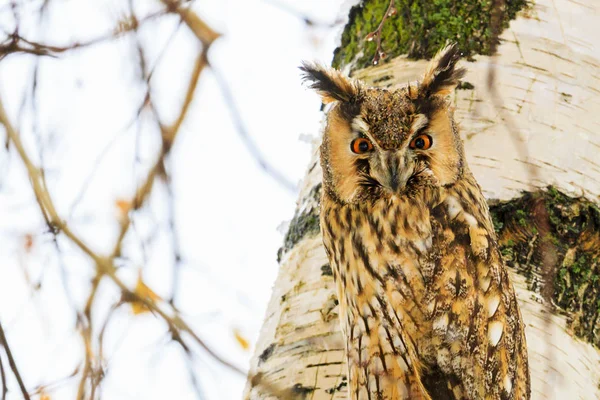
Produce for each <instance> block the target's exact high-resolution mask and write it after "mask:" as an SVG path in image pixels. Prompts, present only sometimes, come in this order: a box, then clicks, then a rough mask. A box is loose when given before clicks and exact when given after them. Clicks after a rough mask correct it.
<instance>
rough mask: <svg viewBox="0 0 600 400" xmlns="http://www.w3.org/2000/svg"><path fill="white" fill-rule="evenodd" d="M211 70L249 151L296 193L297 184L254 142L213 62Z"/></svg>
mask: <svg viewBox="0 0 600 400" xmlns="http://www.w3.org/2000/svg"><path fill="white" fill-rule="evenodd" d="M211 71H212V72H213V75H214V77H215V80H216V81H217V84H218V85H219V89H220V90H221V93H222V94H223V99H224V100H225V103H226V104H227V107H228V108H229V111H230V112H231V116H232V117H233V122H234V124H235V127H236V130H237V133H238V135H239V137H240V138H241V139H242V142H243V143H244V145H245V146H246V149H247V150H248V152H249V153H250V154H251V155H252V157H254V159H255V160H256V162H257V163H258V166H259V167H260V168H261V169H262V170H263V171H264V172H265V173H266V174H267V175H269V176H270V177H271V178H273V179H274V180H275V181H276V182H277V183H279V184H280V185H281V186H283V187H284V188H285V189H287V190H288V191H290V192H292V193H295V192H296V185H294V184H293V183H292V182H291V181H290V180H289V179H288V178H286V177H285V176H284V175H283V174H282V173H280V172H279V171H278V170H277V168H275V167H274V166H273V165H271V164H270V163H269V162H268V161H267V160H266V158H265V156H264V155H263V154H262V153H261V151H260V150H259V148H258V146H257V145H256V143H255V142H254V140H253V139H252V137H251V136H250V134H249V133H248V130H247V129H246V126H245V125H244V123H243V121H242V117H241V114H240V111H239V110H238V108H237V106H236V103H235V100H234V98H233V94H232V92H231V89H230V88H229V86H228V85H227V83H226V82H225V80H224V79H223V77H221V75H220V73H219V71H217V70H216V69H215V67H214V65H212V64H211Z"/></svg>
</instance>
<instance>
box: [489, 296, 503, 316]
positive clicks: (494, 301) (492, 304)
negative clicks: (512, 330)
mask: <svg viewBox="0 0 600 400" xmlns="http://www.w3.org/2000/svg"><path fill="white" fill-rule="evenodd" d="M498 305H500V296H498V295H497V294H495V295H493V296H492V297H490V298H489V299H487V310H488V317H492V316H493V315H494V314H495V313H496V310H497V309H498Z"/></svg>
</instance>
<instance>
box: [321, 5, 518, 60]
mask: <svg viewBox="0 0 600 400" xmlns="http://www.w3.org/2000/svg"><path fill="white" fill-rule="evenodd" d="M500 3H502V4H503V10H499V11H500V12H501V15H502V16H503V18H502V23H501V28H502V29H505V28H506V27H508V23H509V21H510V20H512V19H514V18H515V17H516V15H517V12H519V10H521V9H522V8H524V7H525V6H526V4H527V1H526V0H507V1H505V2H500ZM388 5H389V0H363V1H361V2H360V4H358V5H356V6H354V7H352V9H351V10H350V15H349V20H348V24H346V27H345V28H344V32H343V33H342V43H341V46H340V47H338V48H337V49H336V50H335V52H334V57H333V66H334V67H336V68H340V67H343V66H345V65H347V64H348V63H350V62H352V61H354V60H355V59H356V68H364V67H367V66H369V65H371V64H372V60H373V57H374V55H375V50H376V47H377V45H376V43H375V41H370V42H368V41H366V40H365V37H366V36H367V35H368V34H369V33H370V32H373V31H375V30H376V29H377V27H378V26H379V23H380V22H381V20H382V18H383V16H384V14H385V12H386V11H387V8H388ZM395 7H396V10H397V13H396V14H395V15H394V16H392V17H389V18H388V19H387V20H386V21H385V23H384V25H383V29H382V34H381V39H382V42H381V43H382V49H383V51H384V52H385V53H386V54H387V55H388V58H392V57H396V56H399V55H402V54H408V56H409V57H411V58H417V59H420V58H430V57H432V56H433V55H435V53H436V52H437V51H438V50H439V49H440V48H441V47H442V46H444V44H446V42H447V41H452V42H456V43H458V45H459V48H460V49H461V50H462V51H463V52H464V54H465V55H467V56H470V55H473V54H483V55H489V54H490V53H491V49H492V44H493V43H492V39H493V35H492V11H494V9H493V7H494V2H493V1H492V0H462V1H461V0H430V1H420V0H396V1H395Z"/></svg>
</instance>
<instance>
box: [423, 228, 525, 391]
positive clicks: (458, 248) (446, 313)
mask: <svg viewBox="0 0 600 400" xmlns="http://www.w3.org/2000/svg"><path fill="white" fill-rule="evenodd" d="M443 229H444V230H446V232H445V234H444V237H446V238H450V239H449V240H448V242H447V243H446V244H445V247H444V249H445V250H444V251H443V253H442V256H441V257H440V259H439V261H438V262H439V270H440V271H443V272H442V273H441V274H440V276H439V277H438V278H437V279H436V283H435V285H436V287H434V288H432V289H433V290H432V292H433V293H435V294H436V296H437V298H436V307H435V311H434V313H433V318H432V320H433V335H432V342H431V345H432V348H433V349H434V351H435V361H436V365H435V368H437V369H439V370H440V371H441V372H442V373H443V375H445V377H446V381H447V384H448V387H449V389H450V390H451V391H452V392H453V396H454V398H455V399H480V398H481V399H484V398H485V399H515V400H516V399H527V398H529V391H530V389H529V386H530V383H529V374H528V365H527V364H528V361H527V349H526V344H525V334H524V327H523V322H522V319H521V315H520V312H519V308H518V304H517V299H516V295H515V291H514V288H513V286H512V283H511V282H510V280H509V276H508V271H507V269H506V267H505V265H504V263H503V260H502V257H501V255H500V252H499V248H498V244H497V242H496V239H495V236H494V234H493V233H491V232H490V227H489V226H487V227H486V226H483V227H482V226H477V227H473V225H471V226H468V224H467V225H465V224H461V221H460V219H458V220H454V221H450V222H449V223H448V224H447V225H446V226H445V227H444V228H443ZM492 229H493V228H492ZM492 232H493V231H492ZM439 321H443V322H439ZM435 368H434V369H435ZM442 380H443V379H442ZM424 385H425V387H426V388H427V389H428V391H429V392H430V393H431V394H432V398H433V399H436V398H438V397H436V396H435V395H434V394H433V393H435V391H436V389H435V387H434V386H431V383H430V382H429V381H428V380H427V379H426V378H425V379H424ZM440 398H445V397H440Z"/></svg>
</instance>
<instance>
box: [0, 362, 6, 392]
mask: <svg viewBox="0 0 600 400" xmlns="http://www.w3.org/2000/svg"><path fill="white" fill-rule="evenodd" d="M0 376H1V377H2V400H6V393H8V386H7V385H6V373H5V372H4V362H3V361H2V357H0Z"/></svg>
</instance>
